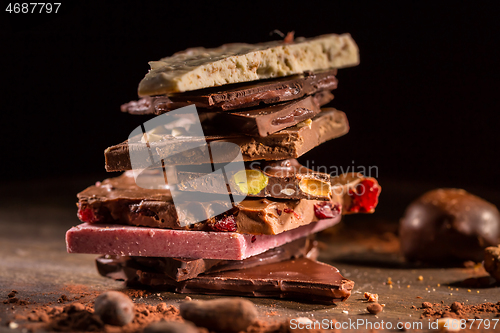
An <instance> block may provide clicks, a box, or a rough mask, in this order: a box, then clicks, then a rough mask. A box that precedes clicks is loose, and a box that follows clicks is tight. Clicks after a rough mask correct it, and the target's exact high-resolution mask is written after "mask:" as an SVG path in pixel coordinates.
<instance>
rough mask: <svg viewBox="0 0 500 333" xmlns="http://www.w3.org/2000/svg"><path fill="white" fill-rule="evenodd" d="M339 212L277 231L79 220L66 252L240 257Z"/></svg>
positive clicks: (304, 232)
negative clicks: (265, 232)
mask: <svg viewBox="0 0 500 333" xmlns="http://www.w3.org/2000/svg"><path fill="white" fill-rule="evenodd" d="M339 221H340V216H338V217H336V218H332V219H323V220H320V221H318V222H313V223H309V224H307V225H303V226H300V227H298V228H295V229H291V230H288V231H285V232H282V233H280V234H278V235H249V234H238V233H236V232H213V231H212V232H207V231H186V230H171V229H158V228H147V227H133V226H124V225H117V224H88V223H82V224H80V225H77V226H75V227H73V228H71V229H69V230H68V231H67V232H66V249H67V251H68V253H88V254H109V255H120V256H144V257H181V258H194V259H199V258H202V259H224V260H241V259H246V258H248V257H251V256H254V255H257V254H260V253H262V252H265V251H267V250H269V249H272V248H275V247H278V246H281V245H283V244H286V243H290V242H292V241H294V240H296V239H299V238H302V237H305V236H308V235H310V234H313V233H316V232H319V231H322V230H324V229H326V228H329V227H331V226H333V225H335V224H337V223H338V222H339Z"/></svg>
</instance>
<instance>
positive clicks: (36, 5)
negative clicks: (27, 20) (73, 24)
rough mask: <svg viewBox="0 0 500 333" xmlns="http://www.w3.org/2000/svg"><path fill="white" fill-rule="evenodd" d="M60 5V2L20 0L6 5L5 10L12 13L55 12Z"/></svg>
mask: <svg viewBox="0 0 500 333" xmlns="http://www.w3.org/2000/svg"><path fill="white" fill-rule="evenodd" d="M59 7H61V3H60V2H54V3H51V2H22V3H18V2H15V3H11V2H9V4H8V5H7V8H6V9H5V11H6V12H8V13H10V14H12V13H14V14H42V13H47V14H50V13H56V14H57V11H58V10H59Z"/></svg>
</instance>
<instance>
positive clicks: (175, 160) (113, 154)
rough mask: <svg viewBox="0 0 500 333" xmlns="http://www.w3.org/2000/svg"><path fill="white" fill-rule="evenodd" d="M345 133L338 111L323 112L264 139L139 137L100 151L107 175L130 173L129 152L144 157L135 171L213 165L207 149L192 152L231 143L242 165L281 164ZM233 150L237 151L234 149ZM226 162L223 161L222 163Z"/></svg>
mask: <svg viewBox="0 0 500 333" xmlns="http://www.w3.org/2000/svg"><path fill="white" fill-rule="evenodd" d="M348 131H349V124H348V122H347V117H346V115H345V113H343V112H342V111H338V110H335V109H333V108H325V109H323V112H321V113H320V114H318V115H317V116H316V117H314V118H313V119H312V122H311V123H310V124H308V125H307V126H297V125H296V126H293V127H289V128H286V129H283V130H281V131H279V132H276V133H274V134H271V135H268V136H266V137H249V136H244V135H238V134H227V135H219V136H214V135H212V136H205V137H188V136H184V137H174V136H172V135H158V138H159V139H158V140H155V141H150V142H148V144H146V143H145V142H141V139H142V137H143V136H142V135H141V136H140V137H136V138H133V142H130V143H129V140H127V141H125V142H122V143H120V144H118V145H115V146H112V147H109V148H107V149H106V150H105V151H104V156H105V159H106V164H105V167H106V170H107V171H124V170H131V169H132V164H131V162H130V156H129V154H130V151H135V152H138V153H139V154H142V155H143V156H145V158H144V159H143V160H141V161H135V162H136V165H134V167H136V168H150V167H161V163H160V162H156V161H161V162H163V164H164V165H166V166H172V165H193V164H210V163H214V161H213V160H212V159H211V157H210V153H209V151H208V149H205V146H203V149H200V148H192V149H191V147H194V145H195V144H196V142H199V143H200V145H202V144H204V143H205V142H208V143H209V144H210V145H212V144H213V143H217V142H220V143H226V142H229V143H233V144H235V145H237V146H239V150H240V151H241V154H242V157H243V160H244V161H255V160H284V159H288V158H297V157H299V156H301V155H303V154H304V153H306V152H308V151H309V150H311V149H312V148H314V147H316V146H318V145H320V144H321V143H323V142H325V141H328V140H331V139H334V138H337V137H340V136H342V135H344V134H346V133H347V132H348ZM236 150H237V149H236ZM238 153H239V152H237V151H235V152H234V154H233V153H232V152H227V156H220V157H219V158H218V160H217V162H218V163H229V162H231V161H233V159H234V158H235V156H236V155H237V154H238ZM224 159H227V160H224Z"/></svg>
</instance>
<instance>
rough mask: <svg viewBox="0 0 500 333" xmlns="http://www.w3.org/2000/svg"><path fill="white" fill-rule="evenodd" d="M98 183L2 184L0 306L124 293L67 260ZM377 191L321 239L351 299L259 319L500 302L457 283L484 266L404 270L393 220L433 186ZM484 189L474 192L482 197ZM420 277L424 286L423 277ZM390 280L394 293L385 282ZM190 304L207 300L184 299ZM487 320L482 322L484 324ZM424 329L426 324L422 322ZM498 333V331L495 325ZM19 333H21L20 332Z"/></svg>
mask: <svg viewBox="0 0 500 333" xmlns="http://www.w3.org/2000/svg"><path fill="white" fill-rule="evenodd" d="M96 180H101V179H96V178H92V177H91V178H86V179H72V180H68V179H55V180H50V181H47V180H46V181H31V182H27V183H26V184H19V183H11V184H7V185H3V186H2V188H1V191H0V198H1V202H0V299H2V300H3V299H6V298H7V294H8V293H9V292H10V291H11V290H13V289H15V290H17V291H18V292H19V294H18V295H19V297H20V298H22V299H29V300H30V301H34V302H36V303H37V304H42V303H48V302H52V303H53V304H57V299H58V298H59V297H60V296H61V295H63V294H64V295H67V296H68V297H69V298H72V297H74V296H77V295H78V294H79V293H81V291H82V290H83V291H85V292H86V293H87V294H88V295H89V297H88V298H87V299H83V301H85V300H87V301H91V300H92V298H93V296H92V295H97V294H98V293H100V292H102V291H105V290H110V289H115V290H123V289H124V285H123V283H121V282H116V281H112V280H110V279H107V278H104V277H101V276H100V275H99V274H98V273H97V271H96V268H95V263H94V259H95V257H96V256H95V255H84V254H68V253H66V247H65V241H64V235H65V232H66V230H67V229H68V228H70V227H71V226H74V225H76V224H78V223H79V221H78V219H77V217H76V207H75V202H76V197H75V194H76V193H77V192H78V191H80V190H82V189H83V188H85V187H86V186H88V185H91V184H92V183H93V182H94V181H96ZM381 185H382V186H383V191H382V195H381V201H380V205H379V209H378V210H377V212H376V213H375V214H373V215H358V216H347V217H345V218H344V220H343V221H342V222H341V224H340V225H339V226H336V227H334V228H332V229H331V230H328V231H326V232H324V233H322V234H321V235H319V239H320V240H321V242H322V244H323V245H324V246H323V249H322V251H321V255H320V259H321V260H322V261H324V262H327V263H331V264H333V265H335V266H336V267H338V268H339V269H340V270H341V272H342V273H343V275H344V276H345V277H347V278H349V279H352V280H354V281H355V287H354V290H353V293H352V296H351V297H350V298H349V299H348V300H347V301H346V302H343V303H340V304H337V305H331V306H325V305H318V304H307V303H298V302H294V301H290V300H277V299H259V298H252V299H251V300H252V301H253V302H254V303H255V304H256V305H257V307H258V309H259V311H260V313H261V315H262V317H263V318H269V320H275V319H282V318H293V317H309V318H311V319H318V320H321V319H324V318H328V319H335V320H337V321H346V320H349V319H350V320H351V321H356V320H358V319H363V320H370V321H381V320H384V321H391V322H393V323H396V322H398V321H401V322H413V321H416V320H420V319H419V318H420V314H421V313H422V310H421V309H412V308H411V307H412V306H416V307H417V308H418V307H420V306H421V304H422V302H424V301H428V302H432V303H440V302H442V301H443V302H444V303H445V304H448V305H449V304H451V303H452V302H454V301H460V302H465V303H466V304H478V303H483V302H495V303H496V302H498V301H500V288H498V287H488V288H482V289H478V288H475V289H471V288H463V287H461V284H460V283H461V281H463V280H464V279H467V278H470V277H481V276H485V275H487V273H486V272H485V271H484V270H483V268H482V267H475V268H464V267H454V268H453V267H449V268H439V267H425V266H415V265H411V264H408V263H405V261H404V259H403V258H402V257H401V255H400V254H399V253H398V239H397V236H396V234H397V226H398V220H399V218H400V217H401V216H402V214H403V212H404V208H405V207H406V205H407V204H408V203H409V202H410V201H411V200H413V199H414V198H416V196H418V195H420V194H422V193H423V192H424V191H426V190H429V189H431V188H432V184H431V185H430V184H412V183H405V182H395V181H386V182H385V183H384V182H383V181H381ZM478 191H480V192H478ZM475 194H478V195H480V196H483V197H485V198H486V199H489V200H491V201H493V202H494V203H499V202H500V200H499V198H500V195H499V193H495V192H490V191H485V190H476V191H475ZM420 276H421V280H419V277H420ZM389 278H391V280H392V281H393V284H392V286H391V285H389V284H388V283H387V281H388V279H389ZM364 292H371V293H377V294H378V295H379V302H380V303H384V304H385V305H386V306H385V308H384V311H383V312H382V313H380V314H379V315H378V316H376V317H375V316H373V315H368V314H367V311H366V306H367V304H366V303H365V302H364V301H363V300H364V297H363V294H364ZM190 296H191V297H192V298H193V299H209V298H214V297H213V296H203V295H190ZM185 297H186V295H178V294H174V293H169V292H158V293H156V292H155V293H150V294H148V296H147V297H142V298H140V297H139V298H137V299H136V302H146V303H149V304H155V303H158V302H160V301H164V302H167V304H174V305H176V304H178V303H179V302H180V301H181V300H183V299H184V298H185ZM26 309H29V306H28V307H26V308H23V307H14V309H12V307H11V305H6V304H3V303H2V302H0V319H1V321H0V331H2V332H3V331H5V332H15V331H16V330H11V329H8V328H7V327H6V326H5V323H6V322H7V320H8V319H9V318H12V316H13V314H15V313H20V312H22V311H25V310H26ZM486 317H487V316H483V318H486ZM422 323H423V325H424V326H423V327H424V328H425V327H426V325H428V321H426V320H423V321H422ZM497 329H498V330H500V325H498V327H497ZM19 331H21V330H19Z"/></svg>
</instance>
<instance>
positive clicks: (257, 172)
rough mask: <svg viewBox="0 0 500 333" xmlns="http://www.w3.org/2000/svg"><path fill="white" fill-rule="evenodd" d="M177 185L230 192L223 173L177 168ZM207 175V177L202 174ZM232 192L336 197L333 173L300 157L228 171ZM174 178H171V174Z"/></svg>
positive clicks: (257, 162)
mask: <svg viewBox="0 0 500 333" xmlns="http://www.w3.org/2000/svg"><path fill="white" fill-rule="evenodd" d="M177 168H178V169H179V170H177V172H176V176H177V179H176V181H175V182H176V183H177V187H178V188H179V189H180V190H182V191H187V192H206V193H219V194H226V193H227V192H228V187H227V186H226V181H225V177H224V175H222V174H215V173H212V174H204V173H200V172H194V171H189V168H186V169H188V170H187V171H186V170H182V169H181V168H182V167H177ZM202 176H203V177H202ZM226 177H227V179H228V181H229V183H230V186H229V188H230V189H231V194H232V195H236V196H237V195H244V196H245V195H247V196H248V197H262V198H265V197H272V198H277V199H294V200H297V199H316V200H330V199H331V198H332V192H331V190H332V189H331V184H330V175H329V174H326V173H321V172H315V171H313V170H311V169H308V168H306V167H304V166H302V165H300V164H299V162H298V161H297V160H296V159H289V160H281V161H268V162H266V161H254V162H247V163H246V170H241V171H238V172H236V171H230V170H229V171H226ZM169 179H170V177H169Z"/></svg>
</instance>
